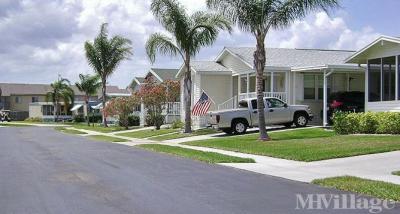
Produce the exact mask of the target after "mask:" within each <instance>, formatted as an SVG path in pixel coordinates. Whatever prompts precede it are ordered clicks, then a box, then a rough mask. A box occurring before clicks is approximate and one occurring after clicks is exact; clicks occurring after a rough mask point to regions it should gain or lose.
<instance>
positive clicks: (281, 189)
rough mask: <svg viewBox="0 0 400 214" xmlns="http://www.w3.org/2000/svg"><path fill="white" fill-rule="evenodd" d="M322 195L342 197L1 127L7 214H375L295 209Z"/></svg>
mask: <svg viewBox="0 0 400 214" xmlns="http://www.w3.org/2000/svg"><path fill="white" fill-rule="evenodd" d="M316 193H320V194H342V192H338V191H335V190H330V189H325V188H320V187H317V186H314V185H309V184H304V183H299V182H294V181H289V180H285V179H280V178H276V177H269V176H265V175H259V174H255V173H250V172H246V171H241V170H236V169H232V168H229V167H223V166H217V165H208V164H204V163H200V162H197V161H192V160H188V159H182V158H178V157H174V156H169V155H164V154H157V153H153V152H148V151H145V150H142V149H139V148H132V147H128V146H123V145H117V144H111V143H103V142H96V141H92V140H88V139H87V138H83V137H76V136H72V135H66V134H62V133H58V132H56V131H54V130H52V129H51V128H0V213H1V214H26V213H29V214H43V213H54V214H63V213H71V214H80V213H82V214H89V213H95V214H102V213H107V214H113V213H138V214H147V213H149V214H153V213H154V214H158V213H160V214H169V213H171V214H181V213H182V214H191V213H199V214H213V213H218V214H225V213H226V214H233V213H238V214H243V213H260V214H261V213H273V214H279V213H285V214H287V213H368V211H367V210H303V209H301V210H296V209H295V208H296V204H297V200H296V194H316ZM399 211H400V210H399V209H398V208H397V209H396V210H390V211H383V212H382V213H399Z"/></svg>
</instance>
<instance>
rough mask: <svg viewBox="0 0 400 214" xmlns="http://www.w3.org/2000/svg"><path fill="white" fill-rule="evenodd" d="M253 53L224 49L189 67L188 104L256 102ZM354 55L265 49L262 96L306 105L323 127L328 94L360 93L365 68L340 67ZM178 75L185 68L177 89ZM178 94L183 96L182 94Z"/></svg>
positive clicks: (201, 120) (200, 122) (198, 120)
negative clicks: (202, 100)
mask: <svg viewBox="0 0 400 214" xmlns="http://www.w3.org/2000/svg"><path fill="white" fill-rule="evenodd" d="M254 51H255V48H249V47H227V48H224V50H223V51H222V52H221V53H220V54H219V56H218V57H217V58H216V60H215V61H194V62H192V65H191V71H192V84H193V85H192V103H193V104H194V103H195V102H196V101H197V100H198V99H199V97H200V95H201V92H202V91H205V92H206V93H207V94H208V95H209V97H211V98H212V100H213V105H212V106H211V109H210V110H217V109H220V110H221V109H227V108H235V107H236V106H237V103H238V100H240V99H243V98H247V97H255V96H256V81H255V80H256V79H255V69H254V66H253V53H254ZM354 53H355V52H354V51H347V50H320V49H285V48H267V50H266V55H267V61H266V67H265V72H264V73H265V75H264V79H265V81H264V83H263V88H264V94H265V96H269V97H277V98H280V99H282V100H283V101H285V102H287V103H288V104H306V105H310V107H311V109H312V110H313V113H314V115H315V116H316V117H315V118H316V119H315V120H316V122H317V123H319V124H322V123H323V124H327V116H326V114H325V117H323V115H324V114H323V112H326V106H327V100H328V96H329V94H330V93H333V92H338V91H364V82H365V81H364V70H365V69H364V68H362V67H360V66H359V65H358V64H348V63H345V60H346V59H347V58H348V57H350V56H351V55H353V54H354ZM183 73H184V67H182V68H181V69H180V70H179V72H178V73H177V77H179V78H180V79H181V84H183ZM181 88H182V89H183V87H181ZM181 94H182V96H183V91H182V92H181ZM183 104H184V103H183V102H182V105H183ZM324 107H325V108H324ZM181 109H182V110H184V108H183V107H182V108H181ZM323 109H325V111H323ZM182 115H184V112H183V111H182ZM323 118H324V119H323ZM206 120H207V118H206V116H201V117H194V120H193V125H194V126H196V127H202V126H204V125H206Z"/></svg>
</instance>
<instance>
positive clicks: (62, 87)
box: [46, 78, 74, 122]
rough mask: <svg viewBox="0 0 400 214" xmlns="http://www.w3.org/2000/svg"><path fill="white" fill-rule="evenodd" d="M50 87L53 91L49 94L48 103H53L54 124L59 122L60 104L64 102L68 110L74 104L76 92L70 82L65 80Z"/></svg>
mask: <svg viewBox="0 0 400 214" xmlns="http://www.w3.org/2000/svg"><path fill="white" fill-rule="evenodd" d="M50 86H51V88H52V91H49V92H47V94H46V102H50V101H51V102H52V103H53V108H54V110H53V114H54V122H57V121H58V115H59V113H60V112H59V111H60V110H61V109H60V102H61V101H63V102H64V105H65V108H66V109H68V106H69V105H70V104H72V103H73V102H74V91H73V90H72V88H71V87H70V86H71V84H70V82H69V80H67V79H64V78H61V79H59V80H57V81H55V82H53V83H51V84H50Z"/></svg>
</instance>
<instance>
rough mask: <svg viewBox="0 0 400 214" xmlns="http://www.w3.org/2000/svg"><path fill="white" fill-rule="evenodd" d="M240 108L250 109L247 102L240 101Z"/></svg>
mask: <svg viewBox="0 0 400 214" xmlns="http://www.w3.org/2000/svg"><path fill="white" fill-rule="evenodd" d="M239 108H249V105H248V104H247V101H240V102H239Z"/></svg>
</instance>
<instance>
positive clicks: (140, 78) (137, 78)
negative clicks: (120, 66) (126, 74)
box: [135, 77, 146, 84]
mask: <svg viewBox="0 0 400 214" xmlns="http://www.w3.org/2000/svg"><path fill="white" fill-rule="evenodd" d="M135 78H136V80H137V81H139V83H140V84H142V83H144V80H145V79H146V78H144V77H135Z"/></svg>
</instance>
